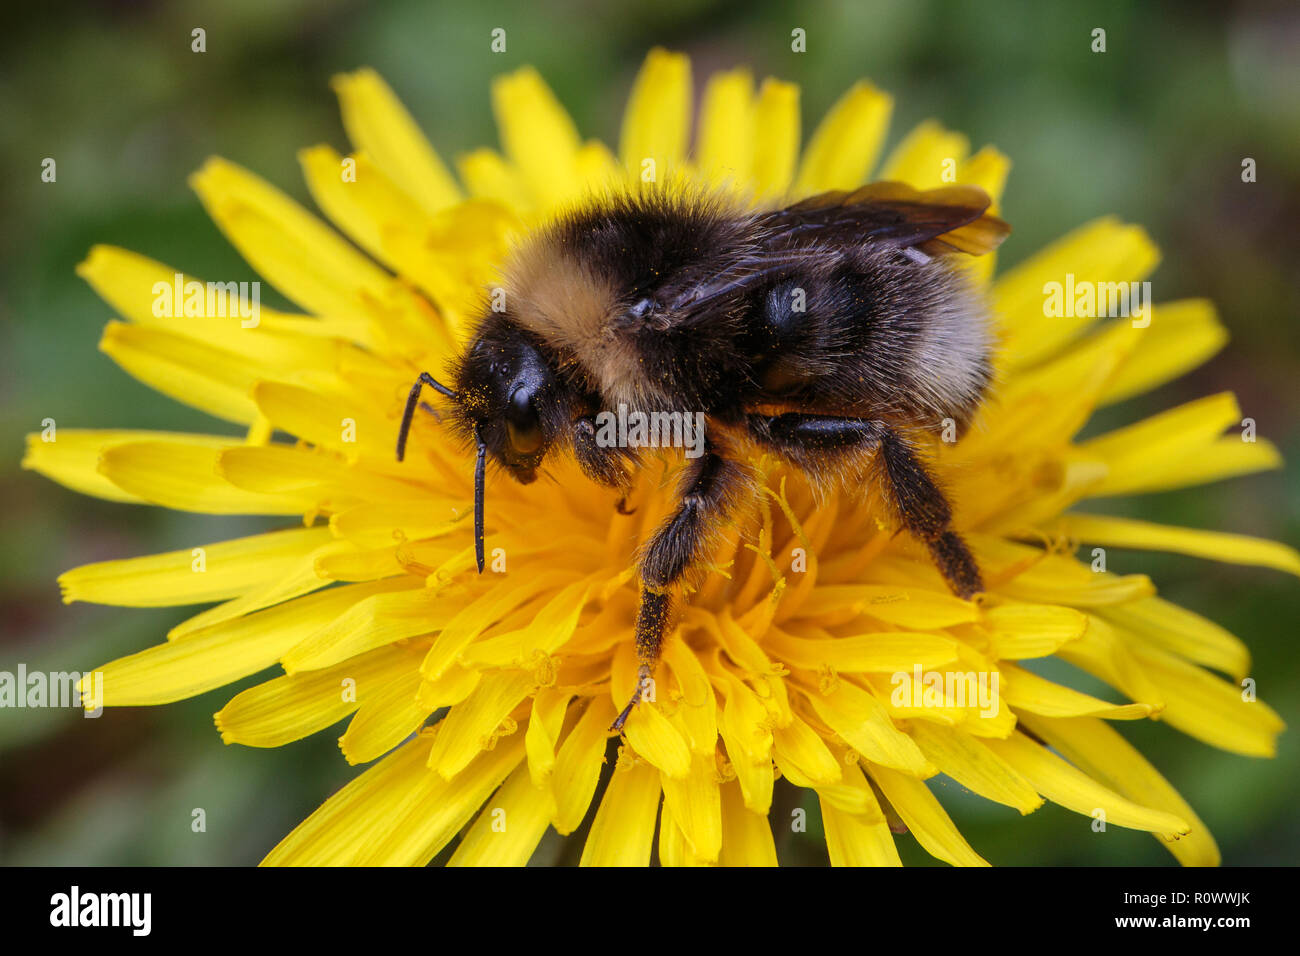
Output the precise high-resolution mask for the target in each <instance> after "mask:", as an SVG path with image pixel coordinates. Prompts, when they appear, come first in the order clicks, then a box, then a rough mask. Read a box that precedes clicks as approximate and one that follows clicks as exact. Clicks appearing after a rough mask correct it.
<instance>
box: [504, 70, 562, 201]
mask: <svg viewBox="0 0 1300 956" xmlns="http://www.w3.org/2000/svg"><path fill="white" fill-rule="evenodd" d="M492 110H493V113H494V114H495V115H496V120H497V128H498V129H499V130H500V131H501V145H502V146H503V147H504V148H505V152H506V155H507V156H509V157H510V159H511V161H512V162H513V163H514V164H515V165H516V166H517V167H518V168H519V170H520V172H521V173H522V174H523V178H524V181H525V182H526V183H527V184H528V187H529V188H530V189H531V190H532V192H533V194H534V196H536V197H537V199H538V201H539V204H540V205H543V206H551V205H556V204H558V203H561V202H563V201H564V200H566V199H568V198H569V196H570V195H572V193H573V192H574V191H575V189H576V188H577V187H578V186H579V185H580V184H579V183H577V182H576V180H575V176H574V173H575V170H576V164H577V158H578V147H579V139H578V128H577V127H576V126H575V125H574V123H573V120H572V118H570V116H569V114H568V112H566V111H565V109H564V107H563V106H561V105H560V101H559V100H557V99H556V98H555V94H554V93H552V92H551V89H550V87H548V86H547V85H546V82H545V81H544V80H543V79H542V78H541V76H540V75H539V74H538V72H537V71H536V70H534V69H533V68H532V67H524V68H523V69H521V70H517V71H515V72H514V73H510V74H507V75H505V76H499V77H497V78H496V79H495V80H494V81H493V83H492Z"/></svg>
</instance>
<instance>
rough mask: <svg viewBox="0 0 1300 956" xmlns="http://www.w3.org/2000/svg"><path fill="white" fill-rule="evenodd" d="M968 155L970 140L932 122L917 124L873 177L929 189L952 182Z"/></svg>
mask: <svg viewBox="0 0 1300 956" xmlns="http://www.w3.org/2000/svg"><path fill="white" fill-rule="evenodd" d="M969 153H970V140H968V139H967V138H966V137H965V136H963V135H962V134H961V133H954V132H953V131H952V130H948V129H944V128H943V127H942V126H940V125H939V124H938V123H936V122H935V121H934V120H926V121H925V122H923V123H921V124H920V125H918V126H917V127H916V128H915V129H913V130H912V131H911V132H910V133H908V134H907V135H906V136H905V137H903V141H902V142H901V143H899V144H898V145H897V146H895V147H894V151H893V152H892V153H890V154H889V158H888V159H886V160H885V164H884V166H883V167H881V170H880V173H879V174H878V175H877V177H876V178H878V179H883V180H890V181H897V182H903V183H907V184H908V185H910V186H914V187H915V188H917V189H932V188H935V187H938V186H942V185H943V184H945V183H952V182H955V181H956V176H957V170H958V168H959V167H960V166H961V164H962V163H964V162H965V161H966V156H967V154H969Z"/></svg>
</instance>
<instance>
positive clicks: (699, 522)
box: [397, 183, 1010, 731]
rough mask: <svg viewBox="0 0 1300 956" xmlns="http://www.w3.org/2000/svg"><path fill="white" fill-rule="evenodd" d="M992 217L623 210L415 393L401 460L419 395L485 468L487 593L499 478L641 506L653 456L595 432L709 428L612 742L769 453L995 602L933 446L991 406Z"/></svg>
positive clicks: (953, 195)
mask: <svg viewBox="0 0 1300 956" xmlns="http://www.w3.org/2000/svg"><path fill="white" fill-rule="evenodd" d="M988 207H989V198H988V196H987V195H986V194H985V193H984V192H983V191H982V190H980V189H978V188H976V187H973V186H948V187H944V188H940V189H933V190H929V191H925V192H919V191H917V190H914V189H912V188H910V187H908V186H904V185H901V184H898V183H873V184H871V185H868V186H864V187H863V188H861V189H857V190H853V191H833V192H826V193H822V194H820V195H817V196H814V197H812V198H809V199H806V200H804V201H802V202H799V203H796V204H794V205H792V206H789V207H787V208H783V209H777V210H768V211H752V210H741V209H738V208H736V207H735V206H734V205H733V204H731V203H730V202H729V201H728V200H726V199H723V198H721V197H719V196H716V195H712V194H709V193H701V192H690V191H686V190H669V189H646V190H643V191H638V192H627V193H617V194H611V195H606V196H603V197H601V198H599V199H597V200H594V201H591V202H589V203H588V204H586V205H584V206H582V207H580V208H578V209H576V210H574V211H572V212H569V213H567V214H565V215H563V216H561V217H559V218H558V219H557V220H556V221H554V222H553V223H551V224H550V225H547V226H545V227H543V228H541V229H539V230H538V231H537V232H536V233H535V234H533V235H532V236H529V237H527V238H526V239H525V240H524V241H523V242H522V243H521V244H519V246H518V247H517V248H516V249H515V250H514V251H513V252H512V253H511V254H510V256H509V259H508V261H507V263H506V265H505V269H504V276H505V282H504V292H505V295H504V308H503V309H500V310H499V311H491V310H487V309H485V310H484V311H483V312H482V314H481V316H480V317H479V319H478V321H477V325H476V328H475V331H474V333H473V336H472V338H471V340H470V342H469V345H468V346H467V348H466V349H465V351H464V352H463V354H461V355H460V356H458V357H457V358H456V360H455V364H454V367H453V368H452V369H451V370H450V371H451V374H450V378H449V379H448V380H449V381H450V382H451V383H452V384H451V385H450V386H448V385H443V384H442V383H441V382H439V381H438V380H437V379H435V378H434V376H433V375H431V374H429V373H428V372H424V373H422V374H421V375H420V377H419V379H418V380H417V381H416V382H415V384H414V385H413V386H412V387H411V391H410V395H409V398H408V400H407V403H406V407H405V410H404V413H403V416H402V422H401V428H400V431H399V434H398V439H397V458H398V460H399V461H400V460H401V459H402V458H403V456H404V454H405V450H406V441H407V436H408V434H409V431H410V428H411V422H412V418H413V416H414V414H415V411H416V408H417V406H418V405H420V404H421V403H420V398H421V394H422V389H423V388H424V387H425V386H428V387H430V388H433V389H434V390H436V391H437V392H439V393H440V394H441V395H443V396H444V397H445V398H446V399H448V400H449V402H450V406H451V408H450V423H451V425H452V427H453V428H455V429H456V430H457V431H458V432H459V434H460V435H462V436H463V437H464V438H465V439H466V441H467V445H468V446H470V447H473V448H474V449H476V453H477V454H476V465H475V491H474V499H475V500H474V535H475V549H476V557H477V561H478V569H479V572H480V573H482V571H483V563H484V562H483V484H484V475H485V469H486V465H487V460H488V459H489V458H490V459H492V461H493V462H495V463H496V464H497V465H499V466H500V467H502V468H503V469H504V470H505V471H506V472H507V473H508V474H509V475H510V476H511V477H513V478H514V479H515V480H517V481H519V482H522V483H524V484H527V483H529V482H532V481H533V480H535V478H536V476H537V469H538V468H539V467H540V465H541V464H542V462H543V460H544V459H545V458H546V456H547V455H548V454H550V453H552V452H560V453H563V454H570V455H573V456H574V457H575V458H576V460H577V462H578V464H579V465H580V467H581V468H582V471H583V473H584V474H585V475H586V476H587V477H589V478H590V479H591V480H592V481H594V482H597V483H599V484H601V485H605V486H607V487H610V488H613V489H616V490H618V491H620V492H622V493H623V495H624V496H626V494H627V493H628V491H629V490H630V489H631V487H632V484H633V479H634V475H635V471H636V469H637V467H638V466H639V464H640V461H641V458H640V453H639V450H638V449H637V448H635V447H626V446H625V445H619V444H618V443H611V442H609V441H602V440H600V439H601V435H600V434H599V432H598V430H597V418H598V416H600V415H601V413H603V412H610V411H612V410H613V409H615V408H618V407H619V406H625V407H626V408H630V409H633V410H635V411H638V412H640V413H642V414H647V415H653V414H656V413H680V414H687V415H698V414H702V415H703V418H702V420H703V421H704V423H705V435H704V440H703V449H702V454H700V455H698V456H697V457H695V458H693V459H688V460H687V461H686V464H685V466H684V468H683V470H682V474H681V477H680V486H679V489H678V499H679V500H678V503H677V507H676V510H675V511H674V512H673V513H671V514H670V515H669V516H668V517H667V519H666V520H665V521H664V522H663V523H662V525H660V526H659V528H658V529H657V530H656V531H655V532H654V534H653V535H652V536H651V537H650V539H649V540H648V541H647V542H645V544H644V545H643V547H642V549H641V551H640V554H639V558H638V561H639V571H640V579H641V604H640V610H639V612H638V615H637V621H636V648H637V658H638V661H639V665H640V666H639V674H638V683H637V690H636V692H635V693H634V694H633V696H632V699H631V700H630V701H629V702H628V704H627V706H626V707H625V708H624V709H623V711H622V713H621V714H620V715H619V716H618V719H617V720H616V721H615V722H614V725H613V727H612V728H611V729H612V730H615V731H619V730H621V729H622V727H623V724H624V722H625V721H626V719H627V717H628V715H629V714H630V713H631V711H632V708H633V707H634V706H635V705H636V704H637V702H638V701H639V700H640V698H641V695H642V693H643V689H644V687H645V686H646V683H647V681H648V680H649V678H650V677H651V676H652V674H653V671H654V668H655V665H656V663H657V662H658V659H659V655H660V648H661V645H662V643H663V640H664V636H665V634H666V632H667V630H668V624H669V620H670V615H671V610H672V597H671V595H672V591H673V589H674V586H675V585H677V584H679V583H680V582H681V581H682V579H683V577H684V576H685V575H687V574H688V572H690V571H691V570H692V569H698V567H699V563H700V561H701V560H702V559H703V558H705V557H707V555H708V554H709V553H710V549H711V547H712V546H713V544H714V543H715V541H716V538H717V535H718V533H719V532H720V530H721V528H722V526H723V525H724V523H725V521H726V520H728V518H729V517H730V516H731V515H733V514H734V513H735V512H736V511H737V509H738V508H740V507H742V506H743V504H744V503H745V502H746V501H747V500H749V499H750V498H751V497H752V495H753V489H754V473H753V469H752V467H751V466H750V465H749V464H748V463H747V462H748V461H749V460H751V459H752V457H753V455H754V453H755V452H768V453H771V454H774V455H776V456H777V457H779V458H781V459H783V460H785V461H786V462H788V463H790V464H791V465H793V466H794V467H795V468H797V469H799V470H800V471H801V472H803V473H805V474H806V475H807V476H808V477H809V478H810V480H812V481H813V482H814V483H815V484H817V485H819V486H825V485H828V484H834V483H847V484H850V485H858V486H860V485H861V483H862V482H864V481H865V482H869V483H870V484H871V485H872V486H873V487H875V488H877V489H878V490H879V491H880V492H881V494H882V497H883V500H885V501H886V502H888V503H889V504H890V506H891V507H892V510H893V511H894V513H895V515H896V518H897V520H898V522H899V525H900V526H901V528H903V529H905V530H906V531H907V532H909V533H910V534H912V535H914V536H915V537H916V538H917V539H919V540H920V541H921V542H923V543H924V544H925V545H926V547H927V548H928V550H929V553H930V555H931V557H932V559H933V561H934V563H935V565H936V567H937V568H938V570H939V572H940V573H941V574H942V575H943V577H944V579H945V580H946V581H947V583H948V585H949V587H950V588H951V589H952V591H953V592H954V593H955V594H957V595H959V596H961V597H963V598H970V597H971V596H972V595H974V594H976V593H978V592H979V591H981V590H982V589H983V584H982V581H981V578H980V572H979V568H978V567H977V565H976V562H975V560H974V558H973V557H972V555H971V553H970V550H969V548H968V547H967V545H966V543H965V542H964V541H963V540H962V538H961V536H960V535H959V534H958V533H957V532H956V531H954V530H953V528H952V525H951V518H952V510H951V507H950V505H949V503H948V501H947V499H946V498H945V497H944V494H943V492H942V491H941V490H940V488H939V485H938V484H937V483H936V481H935V480H934V478H933V477H932V476H931V475H930V473H929V470H928V469H927V467H926V465H925V463H924V461H923V459H922V457H921V456H920V454H919V453H918V449H917V446H918V442H917V438H918V437H919V436H921V435H922V434H923V433H925V432H933V431H934V430H936V429H938V428H941V427H942V426H943V425H944V424H945V423H950V424H951V425H952V426H953V427H955V429H956V432H957V434H960V433H961V432H962V431H964V430H965V429H966V428H967V426H969V424H970V422H971V420H972V418H973V416H974V415H975V413H976V411H977V410H978V408H979V406H980V403H981V402H982V400H983V398H984V396H985V394H986V392H987V389H988V387H989V383H990V379H991V375H992V361H991V358H992V349H993V339H992V332H991V329H990V322H989V315H988V307H987V305H986V303H985V302H984V301H983V300H982V298H981V296H980V295H979V294H978V293H977V292H976V291H975V289H974V288H973V287H972V285H971V284H970V282H969V281H968V279H967V278H966V274H965V272H964V270H963V269H962V268H961V267H960V264H959V263H958V261H957V259H958V257H959V256H961V255H981V254H984V253H986V252H989V251H990V250H992V249H994V248H996V247H997V246H998V244H1000V243H1001V242H1002V240H1003V239H1004V238H1005V237H1006V236H1007V235H1008V234H1009V232H1010V227H1009V226H1008V225H1007V224H1006V223H1005V222H1003V221H1002V220H1001V219H999V218H996V217H995V216H992V215H990V214H989V213H988V211H987V210H988ZM424 407H426V408H431V406H428V405H425V406H424ZM624 500H625V498H624V499H623V500H620V508H622V506H623V503H624Z"/></svg>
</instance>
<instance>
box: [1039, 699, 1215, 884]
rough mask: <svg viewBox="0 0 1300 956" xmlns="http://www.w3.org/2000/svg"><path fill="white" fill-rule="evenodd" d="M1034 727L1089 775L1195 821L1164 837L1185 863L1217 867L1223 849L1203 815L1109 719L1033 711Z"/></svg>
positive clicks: (1136, 797) (1176, 814) (1132, 796)
mask: <svg viewBox="0 0 1300 956" xmlns="http://www.w3.org/2000/svg"><path fill="white" fill-rule="evenodd" d="M1025 723H1026V724H1027V725H1028V727H1029V729H1030V730H1032V731H1033V732H1034V733H1036V734H1037V735H1038V736H1039V737H1041V738H1043V740H1045V741H1046V742H1047V743H1048V744H1050V745H1051V746H1052V747H1053V748H1055V749H1056V750H1057V751H1059V752H1060V753H1062V754H1064V755H1065V757H1066V759H1068V760H1069V761H1070V762H1071V763H1073V764H1074V765H1075V766H1076V767H1079V768H1080V769H1081V770H1083V771H1084V772H1085V773H1087V774H1088V775H1089V776H1090V777H1093V778H1094V779H1097V780H1100V781H1102V782H1104V783H1106V784H1109V785H1110V786H1111V787H1112V788H1114V789H1115V790H1116V791H1117V792H1119V793H1122V794H1123V795H1124V796H1126V797H1128V798H1129V799H1130V800H1134V801H1136V802H1138V803H1141V804H1142V805H1144V806H1148V807H1155V808H1156V809H1158V810H1164V811H1165V812H1166V813H1170V814H1173V815H1174V816H1176V817H1179V818H1181V819H1183V820H1186V821H1187V822H1188V823H1189V824H1190V825H1191V828H1192V829H1191V831H1190V832H1189V833H1188V834H1187V835H1186V836H1184V837H1182V838H1181V839H1178V840H1173V841H1170V840H1161V842H1162V843H1163V844H1164V845H1165V847H1166V848H1168V850H1169V852H1170V853H1172V854H1173V855H1174V856H1175V857H1176V858H1177V859H1178V862H1180V863H1182V864H1183V865H1184V866H1218V865H1219V848H1218V846H1217V845H1216V844H1215V842H1214V837H1213V836H1212V835H1211V834H1210V831H1209V829H1208V828H1207V827H1206V826H1205V824H1204V823H1203V822H1201V819H1200V818H1199V817H1198V816H1197V815H1196V813H1195V812H1194V811H1193V810H1192V808H1191V806H1189V805H1188V803H1187V801H1186V800H1184V799H1183V798H1182V797H1181V796H1180V795H1179V793H1178V791H1177V790H1175V789H1174V788H1173V787H1172V786H1170V784H1169V781H1167V780H1166V779H1165V778H1164V777H1163V776H1161V775H1160V772H1159V771H1158V770H1156V768H1155V767H1153V766H1151V764H1150V763H1148V762H1147V760H1146V758H1145V757H1143V756H1142V754H1140V753H1139V752H1138V751H1137V750H1136V749H1135V748H1134V747H1133V745H1132V744H1130V743H1129V742H1128V741H1126V740H1125V739H1124V738H1123V737H1122V736H1120V734H1119V732H1118V731H1117V730H1115V729H1114V728H1113V727H1109V726H1107V724H1106V722H1105V721H1102V720H1097V719H1095V718H1092V717H1076V718H1072V719H1069V720H1051V719H1048V718H1045V717H1036V716H1033V715H1030V716H1028V717H1026V718H1025Z"/></svg>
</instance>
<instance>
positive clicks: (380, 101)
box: [333, 69, 460, 212]
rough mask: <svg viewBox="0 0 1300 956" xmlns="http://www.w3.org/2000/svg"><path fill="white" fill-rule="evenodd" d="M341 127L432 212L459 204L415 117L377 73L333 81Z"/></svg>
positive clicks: (362, 72)
mask: <svg viewBox="0 0 1300 956" xmlns="http://www.w3.org/2000/svg"><path fill="white" fill-rule="evenodd" d="M333 86H334V92H335V93H337V94H338V98H339V106H340V107H341V109H342V112H343V128H344V129H345V130H346V131H347V134H348V139H350V140H352V143H353V145H354V146H356V148H357V149H358V150H363V151H365V152H366V153H368V154H369V155H370V156H371V158H372V159H373V160H374V161H375V165H377V166H378V167H379V168H380V169H382V170H383V171H384V174H385V175H386V176H387V177H388V178H389V179H390V180H392V181H393V182H395V183H400V184H401V186H402V188H403V189H405V190H406V191H407V192H408V193H410V194H411V196H412V197H413V198H414V199H415V201H416V202H418V203H420V204H422V205H423V206H424V207H425V209H427V210H428V211H430V212H436V211H437V210H439V209H441V208H442V207H444V206H448V205H451V204H452V203H454V202H456V201H457V200H458V199H460V190H459V189H458V188H457V187H456V183H455V180H453V179H452V178H451V174H450V173H448V172H447V168H446V167H445V166H444V165H443V163H442V160H441V159H439V158H438V154H437V153H436V152H435V151H434V148H433V146H431V145H430V144H429V141H428V140H427V139H426V138H425V137H424V134H423V133H421V132H420V128H419V127H418V126H417V125H416V124H415V120H413V119H412V118H411V114H410V113H408V112H407V111H406V108H405V107H404V106H402V103H401V101H400V100H398V98H397V96H396V95H395V94H394V93H393V91H392V89H390V88H389V86H388V84H387V83H385V82H384V81H383V79H382V78H381V77H380V76H379V74H378V73H376V72H375V71H374V70H370V69H362V70H357V71H356V72H354V73H343V74H340V75H338V76H336V77H334V79H333Z"/></svg>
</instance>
